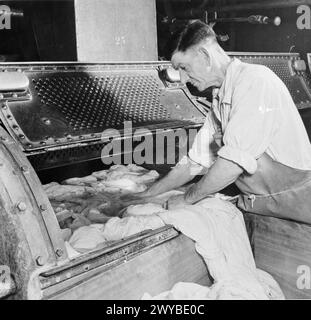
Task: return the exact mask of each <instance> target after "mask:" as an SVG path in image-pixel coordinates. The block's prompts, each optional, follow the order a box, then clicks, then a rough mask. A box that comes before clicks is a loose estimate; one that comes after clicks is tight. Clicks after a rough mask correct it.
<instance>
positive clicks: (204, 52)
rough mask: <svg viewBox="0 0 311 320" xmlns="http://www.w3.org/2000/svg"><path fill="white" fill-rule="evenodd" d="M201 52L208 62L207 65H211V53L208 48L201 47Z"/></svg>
mask: <svg viewBox="0 0 311 320" xmlns="http://www.w3.org/2000/svg"><path fill="white" fill-rule="evenodd" d="M199 52H200V54H202V56H203V58H204V60H205V61H206V62H207V65H208V66H210V60H211V58H210V54H209V52H208V51H207V50H206V48H204V47H201V48H200V49H199Z"/></svg>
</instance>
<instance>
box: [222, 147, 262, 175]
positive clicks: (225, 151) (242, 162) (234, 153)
mask: <svg viewBox="0 0 311 320" xmlns="http://www.w3.org/2000/svg"><path fill="white" fill-rule="evenodd" d="M218 156H219V157H222V158H224V159H226V160H230V161H232V162H234V163H236V164H238V165H239V166H240V167H242V168H243V169H244V170H245V171H246V172H247V173H249V174H254V173H255V172H256V170H257V161H256V159H255V158H254V157H253V156H251V155H250V154H249V153H247V152H245V151H243V150H239V149H236V148H232V147H230V146H223V147H222V148H221V149H220V150H218Z"/></svg>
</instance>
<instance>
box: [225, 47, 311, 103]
mask: <svg viewBox="0 0 311 320" xmlns="http://www.w3.org/2000/svg"><path fill="white" fill-rule="evenodd" d="M230 55H231V56H234V57H237V58H239V59H241V60H242V61H244V62H247V63H254V64H261V65H265V66H266V67H268V68H270V69H271V70H272V71H274V72H275V73H276V74H277V75H278V76H279V77H280V78H281V79H282V81H283V82H284V83H285V85H286V86H287V88H288V90H289V92H290V94H291V96H292V98H293V100H294V102H295V104H296V106H297V108H305V107H311V91H310V79H309V77H308V75H307V73H306V72H300V71H299V72H296V70H295V69H294V68H293V63H294V61H296V60H299V59H300V56H299V54H297V53H289V54H286V53H283V54H281V53H279V54H272V53H262V54H259V53H234V52H231V53H230Z"/></svg>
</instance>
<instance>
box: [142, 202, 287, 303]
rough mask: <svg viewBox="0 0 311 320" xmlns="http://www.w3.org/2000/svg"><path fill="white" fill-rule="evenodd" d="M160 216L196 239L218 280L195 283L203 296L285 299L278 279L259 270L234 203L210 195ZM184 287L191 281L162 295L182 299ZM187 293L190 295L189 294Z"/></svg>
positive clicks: (241, 218) (197, 246)
mask: <svg viewBox="0 0 311 320" xmlns="http://www.w3.org/2000/svg"><path fill="white" fill-rule="evenodd" d="M158 216H159V217H160V218H161V219H162V220H163V221H164V222H165V223H166V224H171V225H173V226H174V227H175V228H176V229H178V230H180V231H181V232H182V233H183V234H185V235H186V236H188V237H189V238H191V239H192V240H194V241H195V247H196V250H197V252H198V253H199V254H200V255H201V256H202V257H203V259H204V261H205V263H206V265H207V268H208V270H209V273H210V275H211V276H212V278H213V279H214V284H213V285H212V286H211V287H210V288H208V290H203V289H202V288H198V287H197V285H195V286H194V288H193V290H196V289H199V292H201V293H202V296H201V298H202V299H213V300H214V299H226V300H227V299H250V300H257V299H284V295H283V293H282V291H281V289H280V287H279V286H278V284H277V283H276V282H275V280H274V279H273V278H272V277H271V276H270V275H268V274H267V273H265V272H263V271H261V270H258V269H256V265H255V261H254V258H253V254H252V251H251V247H250V243H249V239H248V236H247V232H246V228H245V224H244V220H243V215H242V213H241V212H240V211H239V210H238V209H237V208H236V207H235V206H234V205H233V204H231V203H230V202H227V201H223V200H220V199H215V198H208V199H204V200H202V201H200V202H199V203H197V204H195V205H189V206H185V207H184V208H181V209H176V210H170V211H165V212H162V213H159V214H158ZM181 287H183V288H184V289H185V290H186V291H187V290H189V284H187V285H186V286H183V285H182V284H180V285H178V286H176V287H174V288H173V291H170V292H167V293H163V294H162V295H160V298H164V297H168V298H169V297H176V298H181V297H182V294H181V293H180V292H182V291H183V290H181ZM176 288H177V289H176ZM191 290H192V289H191ZM183 294H184V297H186V295H187V293H183ZM146 297H148V295H144V298H146ZM157 297H158V296H156V297H154V298H155V299H157ZM149 298H150V296H149ZM196 298H198V296H197V295H196Z"/></svg>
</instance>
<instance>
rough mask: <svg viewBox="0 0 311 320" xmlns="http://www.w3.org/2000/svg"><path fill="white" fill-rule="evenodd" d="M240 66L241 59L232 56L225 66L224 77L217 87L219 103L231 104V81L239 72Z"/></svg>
mask: <svg viewBox="0 0 311 320" xmlns="http://www.w3.org/2000/svg"><path fill="white" fill-rule="evenodd" d="M241 66H242V62H241V60H239V59H238V58H233V59H232V60H231V62H230V64H229V66H228V68H227V71H226V77H225V80H224V82H223V83H222V85H221V87H220V89H219V93H218V96H219V101H220V102H221V103H226V104H231V100H232V92H233V83H234V79H235V77H236V75H237V74H238V73H239V71H240V68H241Z"/></svg>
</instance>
